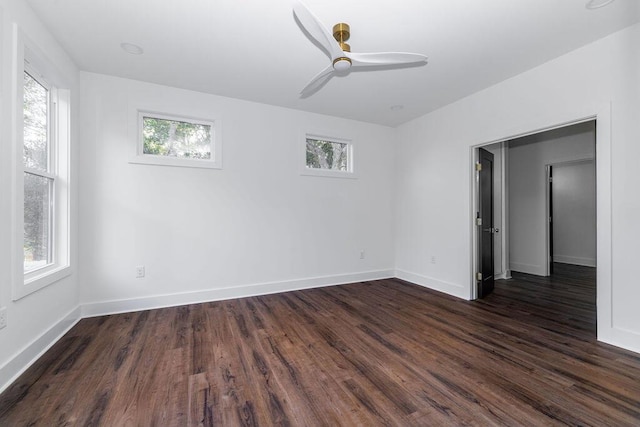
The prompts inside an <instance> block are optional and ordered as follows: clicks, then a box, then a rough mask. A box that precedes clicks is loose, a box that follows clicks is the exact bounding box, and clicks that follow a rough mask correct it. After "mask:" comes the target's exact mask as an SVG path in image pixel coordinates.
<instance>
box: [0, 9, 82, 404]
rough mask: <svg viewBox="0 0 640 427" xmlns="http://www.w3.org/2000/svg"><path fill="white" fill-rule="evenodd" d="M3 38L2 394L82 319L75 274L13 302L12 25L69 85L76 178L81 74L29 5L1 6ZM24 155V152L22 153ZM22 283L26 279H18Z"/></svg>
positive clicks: (0, 93)
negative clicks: (29, 365) (20, 31)
mask: <svg viewBox="0 0 640 427" xmlns="http://www.w3.org/2000/svg"><path fill="white" fill-rule="evenodd" d="M0 15H1V18H0V26H1V31H0V37H1V43H0V46H1V52H0V57H1V58H2V62H1V65H0V79H1V85H0V88H1V91H0V110H1V115H0V141H1V145H0V196H1V200H2V203H0V236H1V239H0V307H6V310H7V325H8V326H7V327H6V328H4V329H1V330H0V391H1V390H2V388H3V387H4V386H6V385H7V384H8V382H9V381H10V380H11V379H12V378H14V377H15V376H16V375H17V374H18V373H20V371H21V370H22V369H24V368H25V367H26V366H27V365H28V364H29V363H30V362H31V361H32V360H33V359H34V358H35V357H36V356H37V355H38V354H39V353H40V352H42V351H43V350H44V349H46V348H47V347H48V346H49V345H51V344H52V343H53V342H55V340H56V339H57V337H58V336H60V334H61V333H63V332H64V331H65V330H66V329H67V328H69V327H70V326H71V325H72V324H73V323H74V322H75V321H76V320H77V319H78V316H79V311H78V281H77V277H76V275H75V274H72V275H71V276H69V277H66V278H65V279H63V280H60V281H58V282H56V283H54V284H52V285H50V286H48V287H46V288H44V289H42V290H40V291H37V292H35V293H32V294H30V295H28V296H26V297H24V298H22V299H20V300H18V301H12V292H11V291H12V280H13V279H12V276H11V271H12V270H13V269H14V266H12V265H11V262H12V261H11V258H12V251H13V250H14V249H13V248H12V246H11V236H12V234H13V233H21V232H22V231H21V230H15V229H14V227H13V223H12V214H13V212H16V211H17V209H16V206H15V205H14V203H13V194H14V188H13V183H12V173H13V172H12V169H13V166H14V165H13V162H12V160H13V144H14V140H13V136H12V130H11V129H12V126H13V123H12V118H11V115H12V108H13V107H12V96H11V91H12V88H13V87H14V82H13V77H12V73H13V70H12V67H13V65H12V64H13V62H14V61H13V59H12V51H13V49H12V43H13V42H14V36H13V24H14V23H17V24H18V26H19V28H20V29H21V30H22V32H23V34H24V35H25V36H26V37H28V38H29V39H30V41H31V43H33V45H35V47H36V48H37V49H38V50H40V51H42V52H43V53H44V54H45V55H46V56H47V58H46V59H47V60H48V62H50V63H51V64H52V65H53V66H54V67H56V68H57V70H58V72H59V73H60V74H61V75H62V76H63V77H64V79H65V80H66V81H67V82H69V83H70V85H71V87H70V89H71V93H72V105H71V108H72V115H73V117H72V118H73V120H72V122H73V123H74V124H73V125H72V129H71V133H72V136H71V145H72V148H71V150H72V151H71V158H72V163H71V175H72V177H73V178H75V177H77V175H76V169H75V161H76V153H77V145H76V135H77V132H76V130H77V126H76V124H77V120H76V118H77V116H75V114H76V112H77V102H76V101H77V98H76V96H77V86H76V85H77V69H76V67H75V65H74V64H73V62H72V61H71V60H70V59H69V57H68V56H67V55H66V53H65V52H64V51H63V50H62V49H61V48H60V46H59V45H58V44H57V43H56V42H55V40H54V39H53V38H52V37H51V36H50V35H49V33H48V32H47V31H46V29H45V28H44V26H43V25H42V24H41V23H40V22H39V21H38V20H37V18H36V17H35V15H34V14H33V12H32V11H31V9H29V8H28V6H26V2H24V1H21V0H15V1H11V0H2V1H0ZM20 150H21V149H20ZM20 167H21V166H20ZM76 195H77V192H76V187H74V186H73V183H72V186H71V212H70V213H71V219H72V227H71V264H72V267H74V268H75V267H77V256H76V255H77V245H76V240H77V228H76V225H75V224H76V221H77V197H76ZM18 258H19V257H18ZM18 279H22V278H21V277H19V278H18Z"/></svg>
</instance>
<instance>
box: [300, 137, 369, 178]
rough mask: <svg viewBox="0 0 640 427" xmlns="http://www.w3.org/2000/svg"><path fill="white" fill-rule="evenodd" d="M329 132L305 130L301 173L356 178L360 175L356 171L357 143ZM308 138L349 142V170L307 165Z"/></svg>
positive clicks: (302, 144) (301, 145) (340, 142)
mask: <svg viewBox="0 0 640 427" xmlns="http://www.w3.org/2000/svg"><path fill="white" fill-rule="evenodd" d="M329 135H330V134H329V133H327V132H304V133H303V134H302V137H301V138H300V139H301V144H300V160H301V170H300V175H306V176H320V177H327V178H347V179H355V178H357V177H358V176H357V175H356V171H355V159H354V152H355V144H354V142H353V140H352V139H350V138H344V137H335V136H329ZM307 139H316V140H322V141H329V142H335V143H339V144H347V170H346V171H341V170H334V169H319V168H310V167H308V166H307Z"/></svg>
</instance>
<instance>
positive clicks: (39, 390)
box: [0, 266, 640, 426]
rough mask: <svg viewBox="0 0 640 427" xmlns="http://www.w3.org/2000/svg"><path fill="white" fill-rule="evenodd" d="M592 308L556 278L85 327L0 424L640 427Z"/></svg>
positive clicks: (339, 295)
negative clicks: (484, 293)
mask: <svg viewBox="0 0 640 427" xmlns="http://www.w3.org/2000/svg"><path fill="white" fill-rule="evenodd" d="M594 309H595V280H594V271H593V269H588V268H574V267H567V266H558V267H557V268H556V275H555V276H554V277H552V278H551V279H549V278H539V277H535V276H529V275H523V274H514V278H513V279H512V280H509V281H498V282H497V284H496V289H495V292H494V293H493V294H492V295H490V296H489V297H488V298H486V299H484V300H481V301H476V302H467V301H461V300H458V299H455V298H452V297H449V296H446V295H443V294H440V293H437V292H434V291H430V290H427V289H424V288H421V287H419V286H415V285H411V284H408V283H406V282H402V281H400V280H379V281H373V282H366V283H356V284H350V285H344V286H334V287H327V288H321V289H312V290H305V291H297V292H288V293H284V294H278V295H268V296H261V297H253V298H246V299H238V300H229V301H221V302H212V303H206V304H197V305H189V306H182V307H175V308H166V309H160V310H151V311H144V312H137V313H130V314H120V315H113V316H105V317H98V318H90V319H84V320H82V321H81V322H79V323H78V324H77V325H76V326H75V327H74V328H73V329H72V330H71V331H70V332H69V333H68V334H66V335H65V336H64V337H63V338H62V340H60V341H59V342H58V343H57V344H56V345H55V346H54V347H53V348H52V349H51V350H50V351H48V352H47V353H46V354H45V355H44V356H43V357H42V358H41V359H40V360H39V361H38V362H37V363H36V364H35V365H34V366H32V367H31V368H30V369H29V370H28V371H27V372H26V373H25V374H24V375H22V376H21V377H20V378H19V379H18V381H17V382H16V383H14V384H13V385H12V386H11V387H10V388H9V389H8V390H7V391H5V392H4V393H3V394H2V395H0V425H1V426H27V425H43V426H53V425H79V426H86V425H105V426H123V425H132V426H144V425H150V426H151V425H152V426H183V425H205V426H207V425H224V426H236V425H249V426H250V425H263V426H269V425H296V426H298V425H301V426H316V425H326V426H337V425H361V426H372V425H402V426H404V425H427V426H432V425H456V426H457V425H481V426H486V425H531V426H534V425H535V426H538V425H593V426H605V425H616V426H622V425H636V426H637V425H640V356H639V355H638V354H635V353H632V352H628V351H624V350H620V349H617V348H615V347H612V346H608V345H605V344H601V343H597V342H596V341H595V310H594Z"/></svg>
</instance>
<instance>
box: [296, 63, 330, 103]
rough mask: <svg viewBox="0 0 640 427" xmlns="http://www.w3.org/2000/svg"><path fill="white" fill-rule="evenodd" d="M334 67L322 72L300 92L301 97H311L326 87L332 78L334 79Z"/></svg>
mask: <svg viewBox="0 0 640 427" xmlns="http://www.w3.org/2000/svg"><path fill="white" fill-rule="evenodd" d="M333 71H334V70H333V65H329V66H328V67H327V68H325V69H324V70H322V71H320V72H319V73H318V74H317V75H316V76H315V77H314V78H312V79H311V81H310V82H309V83H307V85H306V86H305V87H304V89H302V91H300V95H302V96H303V97H305V96H309V95H311V94H312V93H314V92H315V91H316V90H318V89H319V88H320V87H322V85H324V84H325V83H326V82H327V81H329V79H330V78H331V77H333Z"/></svg>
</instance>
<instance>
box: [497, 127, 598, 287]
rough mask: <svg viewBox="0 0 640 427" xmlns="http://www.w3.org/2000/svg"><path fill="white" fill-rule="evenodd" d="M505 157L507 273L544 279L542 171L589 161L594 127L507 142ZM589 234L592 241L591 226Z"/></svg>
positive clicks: (544, 191)
mask: <svg viewBox="0 0 640 427" xmlns="http://www.w3.org/2000/svg"><path fill="white" fill-rule="evenodd" d="M508 155H509V166H510V169H509V251H510V252H509V258H510V269H511V270H513V271H520V272H523V273H529V274H537V275H539V276H546V275H547V261H546V259H547V249H546V245H547V239H546V233H547V228H546V227H547V222H546V221H547V220H546V218H547V184H546V169H545V168H546V165H549V164H555V163H562V162H568V161H572V160H578V159H593V158H594V157H595V126H594V123H593V122H587V123H581V124H578V125H574V126H570V127H566V128H561V129H556V130H552V131H548V132H544V133H541V134H536V135H531V136H528V137H524V138H519V139H516V140H513V141H510V142H509V150H508ZM594 184H595V183H594ZM593 188H594V189H595V186H594V187H593ZM594 196H595V194H594ZM594 209H595V205H594ZM557 225H558V227H560V226H561V224H557ZM590 234H591V235H594V241H595V223H594V224H593V228H592V229H591V230H590ZM594 250H595V248H594ZM558 253H559V252H558ZM594 258H595V256H594Z"/></svg>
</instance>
